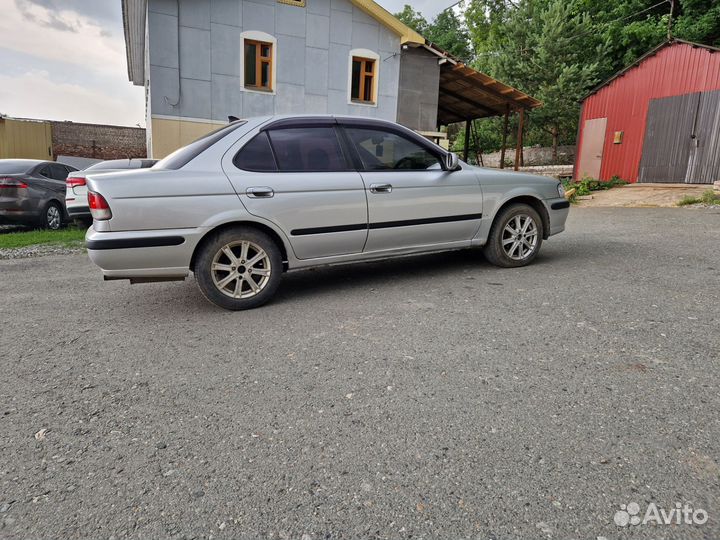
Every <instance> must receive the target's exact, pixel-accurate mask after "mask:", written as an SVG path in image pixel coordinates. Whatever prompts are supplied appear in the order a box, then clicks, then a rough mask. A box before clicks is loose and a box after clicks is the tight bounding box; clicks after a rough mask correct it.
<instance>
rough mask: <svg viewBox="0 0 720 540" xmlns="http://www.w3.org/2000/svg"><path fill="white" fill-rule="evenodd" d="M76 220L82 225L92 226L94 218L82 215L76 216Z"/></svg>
mask: <svg viewBox="0 0 720 540" xmlns="http://www.w3.org/2000/svg"><path fill="white" fill-rule="evenodd" d="M74 219H75V222H76V223H78V224H79V225H80V226H82V227H92V224H93V218H92V217H87V216H82V217H76V218H74Z"/></svg>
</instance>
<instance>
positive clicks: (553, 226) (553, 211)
mask: <svg viewBox="0 0 720 540" xmlns="http://www.w3.org/2000/svg"><path fill="white" fill-rule="evenodd" d="M545 207H546V208H547V211H548V217H549V218H550V230H549V231H548V236H552V235H554V234H558V233H561V232H563V231H564V230H565V221H566V220H567V217H568V214H569V213H570V201H568V200H567V199H565V198H564V197H558V198H556V199H547V200H546V201H545Z"/></svg>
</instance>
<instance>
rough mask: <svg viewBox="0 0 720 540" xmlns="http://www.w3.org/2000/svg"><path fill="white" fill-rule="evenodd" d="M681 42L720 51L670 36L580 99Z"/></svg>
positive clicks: (716, 48)
mask: <svg viewBox="0 0 720 540" xmlns="http://www.w3.org/2000/svg"><path fill="white" fill-rule="evenodd" d="M681 44H682V45H690V46H691V47H693V48H694V49H705V50H708V51H710V52H711V53H716V52H720V48H718V47H713V46H711V45H704V44H702V43H695V42H694V41H685V40H684V39H678V38H670V39H667V40H665V41H663V42H662V43H661V44H660V45H658V46H657V47H655V48H654V49H650V50H649V51H648V52H646V53H645V54H643V55H642V56H641V57H640V58H638V59H637V60H635V61H634V62H633V63H632V64H630V65H629V66H625V67H624V68H622V69H621V70H620V71H618V72H617V73H615V74H614V75H613V76H612V77H610V78H609V79H607V80H605V81H603V82H601V83H600V84H599V85H597V86H596V87H595V88H593V89H592V90H590V92H589V93H588V94H587V95H586V96H584V97H583V98H582V99H581V100H580V101H585V100H586V99H587V98H589V97H590V96H592V95H593V94H596V93H597V92H598V91H599V90H601V89H602V88H604V87H606V86H607V85H608V84H610V83H611V82H613V81H614V80H615V79H618V78H620V77H622V76H623V75H625V74H626V73H627V72H628V71H630V70H631V69H634V68H636V67H638V66H639V65H640V64H642V63H643V62H644V61H645V60H647V59H648V58H650V57H651V56H655V55H656V54H657V53H659V52H660V51H661V50H663V49H665V48H666V47H670V46H671V45H681Z"/></svg>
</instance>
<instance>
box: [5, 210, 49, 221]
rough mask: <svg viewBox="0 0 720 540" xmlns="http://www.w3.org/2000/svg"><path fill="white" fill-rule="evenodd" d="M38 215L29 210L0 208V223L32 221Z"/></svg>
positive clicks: (36, 218)
mask: <svg viewBox="0 0 720 540" xmlns="http://www.w3.org/2000/svg"><path fill="white" fill-rule="evenodd" d="M39 217H40V215H39V214H38V213H37V212H35V211H30V210H19V209H18V210H13V209H0V224H15V223H18V224H27V223H34V222H36V221H37V220H38V218H39Z"/></svg>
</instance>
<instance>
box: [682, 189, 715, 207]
mask: <svg viewBox="0 0 720 540" xmlns="http://www.w3.org/2000/svg"><path fill="white" fill-rule="evenodd" d="M689 204H708V205H720V195H718V194H716V193H715V191H713V190H712V189H707V190H705V191H703V194H702V195H700V196H699V197H692V196H690V195H685V197H683V198H682V199H680V201H679V202H678V203H677V205H678V206H687V205H689Z"/></svg>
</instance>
